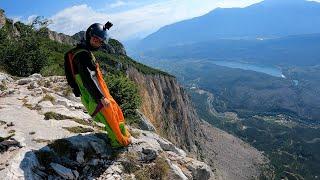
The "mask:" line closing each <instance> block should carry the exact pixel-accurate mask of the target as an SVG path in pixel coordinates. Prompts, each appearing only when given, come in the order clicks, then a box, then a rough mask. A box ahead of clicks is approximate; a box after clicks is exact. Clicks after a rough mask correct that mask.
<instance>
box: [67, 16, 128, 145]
mask: <svg viewBox="0 0 320 180" xmlns="http://www.w3.org/2000/svg"><path fill="white" fill-rule="evenodd" d="M111 27H112V23H110V22H108V23H106V24H105V25H102V24H99V23H95V24H92V25H91V26H90V27H89V28H88V29H87V31H86V33H85V39H84V41H82V42H81V43H79V44H78V45H77V46H76V47H75V48H73V49H71V50H70V51H68V52H67V53H66V54H65V62H64V66H65V74H66V78H67V81H68V84H69V85H70V86H71V88H72V91H73V93H74V94H75V96H76V97H79V96H80V97H81V102H82V103H83V105H84V106H85V108H86V109H87V111H88V113H89V114H90V115H91V116H92V117H93V119H94V121H97V122H101V123H103V124H104V125H105V130H106V131H107V132H108V137H109V139H110V140H111V145H112V147H123V146H128V145H129V144H130V143H131V140H130V137H131V135H130V133H129V132H128V130H127V128H126V127H125V119H124V116H123V113H122V110H121V108H120V107H119V105H118V104H117V102H116V101H115V100H114V99H113V98H112V96H111V95H110V92H109V89H108V87H107V85H106V83H105V81H104V79H103V75H102V73H101V71H100V67H99V64H98V63H97V62H96V59H95V57H94V55H93V54H92V51H96V50H98V49H99V48H100V47H101V46H102V45H103V44H105V45H106V44H107V43H108V40H109V35H108V30H109V29H110V28H111Z"/></svg>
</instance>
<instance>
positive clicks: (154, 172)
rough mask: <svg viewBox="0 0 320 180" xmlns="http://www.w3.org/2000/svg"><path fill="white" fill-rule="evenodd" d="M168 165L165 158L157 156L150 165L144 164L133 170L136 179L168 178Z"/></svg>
mask: <svg viewBox="0 0 320 180" xmlns="http://www.w3.org/2000/svg"><path fill="white" fill-rule="evenodd" d="M169 169H170V166H169V164H168V163H167V161H166V160H165V158H163V157H161V156H158V157H157V159H156V160H155V161H154V163H152V164H151V165H144V166H143V167H142V168H140V169H139V170H138V171H136V172H134V175H135V177H136V179H137V180H148V179H161V180H162V179H168V174H169Z"/></svg>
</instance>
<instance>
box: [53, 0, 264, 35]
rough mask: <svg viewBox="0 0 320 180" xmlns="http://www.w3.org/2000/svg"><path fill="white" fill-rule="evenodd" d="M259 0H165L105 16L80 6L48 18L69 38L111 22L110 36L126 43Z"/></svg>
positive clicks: (84, 5)
mask: <svg viewBox="0 0 320 180" xmlns="http://www.w3.org/2000/svg"><path fill="white" fill-rule="evenodd" d="M259 1H261V0H242V1H240V0H201V2H200V1H199V0H165V1H162V2H157V3H153V4H149V5H145V6H141V7H138V8H135V9H131V10H127V11H124V12H118V13H105V12H108V9H106V10H105V11H104V12H100V11H96V10H93V9H92V8H91V7H89V6H88V5H86V4H83V5H78V6H73V7H70V8H66V9H64V10H62V11H60V12H58V13H57V14H55V15H54V16H52V17H51V18H50V19H52V20H53V24H52V25H51V26H50V28H51V29H53V30H56V31H58V32H63V33H66V34H70V35H72V34H74V33H76V32H78V31H80V30H85V29H86V28H87V27H88V26H89V25H90V24H92V23H95V22H100V23H105V22H107V21H111V22H113V24H114V27H113V28H112V30H111V34H112V36H113V37H115V38H117V39H120V40H127V39H130V38H133V37H136V36H145V35H147V34H149V33H152V32H154V31H156V30H157V29H159V28H160V27H162V26H164V25H168V24H171V23H174V22H177V21H181V20H184V19H189V18H192V17H195V16H200V15H203V14H205V13H208V12H209V11H211V10H212V9H214V8H216V7H243V6H247V5H250V4H253V3H256V2H259ZM118 2H120V1H118ZM115 4H116V3H115ZM120 4H121V3H119V4H118V6H119V5H120ZM123 5H124V4H123Z"/></svg>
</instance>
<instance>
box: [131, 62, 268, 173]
mask: <svg viewBox="0 0 320 180" xmlns="http://www.w3.org/2000/svg"><path fill="white" fill-rule="evenodd" d="M127 75H128V76H129V78H130V79H131V80H133V81H134V82H135V83H137V84H138V86H139V88H140V95H141V97H142V100H143V101H142V106H141V108H140V111H141V112H142V113H143V114H144V115H145V116H146V117H147V118H149V119H150V121H151V123H152V124H153V125H154V126H155V128H156V131H157V132H158V133H159V134H160V135H161V136H163V137H165V138H167V139H169V140H170V141H171V142H173V143H174V144H176V145H177V146H179V147H180V148H182V149H184V150H186V151H187V152H189V154H190V155H191V156H193V157H196V158H198V159H200V160H204V161H205V162H207V163H208V164H209V165H210V166H211V167H212V168H213V169H216V170H217V171H219V173H217V174H218V176H221V178H222V179H250V178H252V177H256V178H257V177H258V176H259V174H260V173H261V172H260V168H261V167H262V166H263V165H264V164H265V163H266V162H267V159H266V158H265V157H264V156H263V154H262V153H261V152H259V151H258V150H256V149H254V148H253V147H251V146H250V145H248V144H246V143H245V142H243V141H242V140H240V139H238V138H236V137H234V136H232V135H230V134H228V133H226V132H224V131H221V130H219V129H217V128H214V127H213V126H211V125H210V124H208V123H206V122H204V121H203V120H200V119H199V117H198V115H197V113H196V111H195V109H194V108H193V106H192V103H191V101H190V99H189V97H188V96H187V94H186V93H185V92H184V89H183V88H182V87H181V86H180V85H179V84H178V83H177V81H176V79H175V78H173V77H169V76H165V75H145V74H142V73H140V72H139V71H138V70H136V69H135V68H132V67H129V68H128V69H127Z"/></svg>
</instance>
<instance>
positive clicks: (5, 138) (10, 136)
mask: <svg viewBox="0 0 320 180" xmlns="http://www.w3.org/2000/svg"><path fill="white" fill-rule="evenodd" d="M14 135H15V134H10V135H9V136H6V137H1V136H0V142H2V141H6V140H8V139H10V138H12V137H13V136H14Z"/></svg>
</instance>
